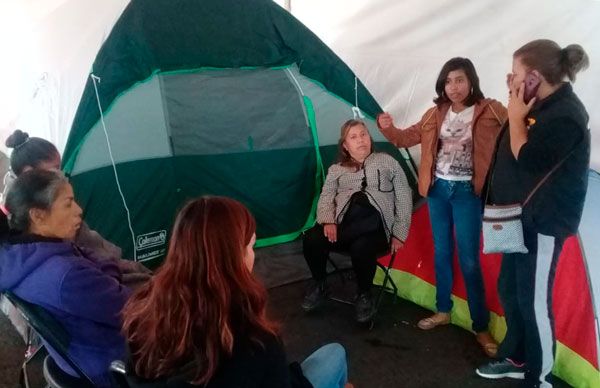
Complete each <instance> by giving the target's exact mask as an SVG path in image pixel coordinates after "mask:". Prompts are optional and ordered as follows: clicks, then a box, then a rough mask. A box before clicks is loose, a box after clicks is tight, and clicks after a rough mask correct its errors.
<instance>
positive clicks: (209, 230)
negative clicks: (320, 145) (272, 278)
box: [123, 197, 346, 388]
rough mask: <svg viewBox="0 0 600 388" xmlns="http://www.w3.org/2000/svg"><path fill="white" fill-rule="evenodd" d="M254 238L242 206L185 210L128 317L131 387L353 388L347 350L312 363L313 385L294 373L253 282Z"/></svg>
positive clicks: (323, 353)
mask: <svg viewBox="0 0 600 388" xmlns="http://www.w3.org/2000/svg"><path fill="white" fill-rule="evenodd" d="M254 232H255V221H254V219H253V218H252V216H251V215H250V213H249V212H248V210H247V209H246V208H245V207H244V206H243V205H242V204H241V203H239V202H237V201H234V200H232V199H228V198H223V197H202V198H199V199H196V200H193V201H192V202H190V203H188V204H187V205H186V206H185V207H184V208H183V209H182V210H181V211H180V212H179V214H178V216H177V219H176V220H175V226H174V227H173V234H172V236H171V241H170V244H169V251H168V253H167V257H166V259H165V263H164V264H163V266H162V267H161V268H160V269H159V270H158V272H157V273H156V275H155V276H154V277H153V278H152V279H151V280H150V281H149V282H148V283H147V284H145V285H144V286H142V287H141V288H140V289H139V290H137V292H136V293H135V294H134V295H133V296H132V297H131V299H130V300H129V302H127V305H126V306H125V309H124V311H123V317H124V324H123V331H124V333H125V338H126V341H127V344H128V346H129V349H130V352H131V360H129V362H128V365H127V369H128V374H127V375H128V380H129V384H130V386H132V387H181V386H201V387H247V388H251V387H311V386H313V387H315V388H319V387H323V388H335V387H344V385H345V384H346V355H345V351H344V348H343V347H341V345H338V344H329V345H326V346H324V347H322V348H321V349H319V350H317V351H316V352H315V353H313V355H311V356H310V357H309V358H308V359H307V360H305V361H304V362H303V364H302V372H303V374H304V376H306V378H308V380H309V381H310V383H309V382H308V381H306V378H305V377H304V376H303V374H302V372H300V368H295V369H293V370H295V371H296V372H297V373H296V374H291V373H290V368H289V367H288V364H287V361H286V357H285V353H284V351H283V346H282V343H281V339H280V338H279V336H278V334H277V329H276V325H275V323H274V322H273V321H271V320H269V319H268V318H267V315H266V311H265V310H266V303H267V301H266V299H267V293H266V290H265V289H264V287H263V286H262V284H261V283H260V282H259V281H258V280H257V279H256V278H255V277H254V276H253V275H252V267H253V265H254V250H253V245H254V242H255V240H256V235H255V233H254ZM296 365H297V364H296ZM298 383H300V384H299V385H298Z"/></svg>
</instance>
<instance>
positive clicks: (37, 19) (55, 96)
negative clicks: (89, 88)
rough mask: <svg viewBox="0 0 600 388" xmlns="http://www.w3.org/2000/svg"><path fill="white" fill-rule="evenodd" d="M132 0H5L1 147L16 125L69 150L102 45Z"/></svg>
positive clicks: (1, 13) (0, 26)
mask: <svg viewBox="0 0 600 388" xmlns="http://www.w3.org/2000/svg"><path fill="white" fill-rule="evenodd" d="M128 3H129V0H102V1H101V2H99V1H96V0H0V55H1V57H2V61H1V62H0V138H2V142H1V143H0V150H4V151H5V150H6V149H5V148H4V139H6V137H7V136H8V135H9V134H10V132H11V131H12V130H14V129H16V128H21V129H24V130H26V131H27V132H29V134H30V135H32V136H39V137H43V138H46V139H49V140H50V141H52V142H53V143H55V144H56V145H57V146H58V148H59V150H61V151H62V149H63V148H64V146H65V144H66V141H67V137H68V135H69V130H70V129H71V123H72V122H73V118H74V116H75V112H76V110H77V105H78V104H79V99H80V98H81V95H82V93H83V88H84V86H85V82H86V80H87V77H88V74H89V73H90V70H91V67H92V63H93V62H94V59H95V57H96V54H97V53H98V50H99V49H100V46H101V45H102V43H103V42H104V40H105V39H106V37H107V36H108V34H109V33H110V30H111V29H112V26H113V25H114V24H115V22H116V21H117V19H118V18H119V16H120V15H121V13H122V12H123V10H124V9H125V7H126V6H127V4H128Z"/></svg>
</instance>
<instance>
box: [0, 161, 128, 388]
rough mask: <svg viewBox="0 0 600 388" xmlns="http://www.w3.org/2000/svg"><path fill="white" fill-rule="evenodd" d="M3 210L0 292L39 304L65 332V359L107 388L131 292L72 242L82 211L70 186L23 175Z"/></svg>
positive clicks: (38, 173)
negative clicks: (5, 230)
mask: <svg viewBox="0 0 600 388" xmlns="http://www.w3.org/2000/svg"><path fill="white" fill-rule="evenodd" d="M6 208H7V210H8V212H9V216H8V218H9V225H10V227H11V234H9V235H4V236H3V238H2V240H3V241H2V244H1V245H0V268H1V269H2V270H1V271H0V292H4V291H10V292H12V293H14V294H15V295H16V296H18V297H19V298H21V299H23V300H25V301H27V302H30V303H33V304H36V305H39V306H42V307H44V308H45V309H46V310H47V311H48V312H49V313H50V314H51V315H52V316H53V317H54V318H55V319H56V320H58V322H59V323H61V324H62V325H63V327H64V329H65V330H66V331H67V333H69V335H70V344H69V350H68V352H69V355H70V356H71V358H72V359H73V360H75V361H76V363H77V364H78V365H79V366H80V367H81V369H82V370H83V372H85V373H86V375H88V377H90V378H91V379H92V380H93V381H94V383H95V384H96V385H98V386H101V387H104V386H110V380H109V376H108V374H107V371H108V366H109V364H110V362H111V361H112V360H114V359H117V358H120V357H122V356H123V354H124V351H125V346H124V341H123V337H122V336H121V335H120V328H121V324H120V315H119V312H120V310H121V309H122V308H123V306H124V305H125V301H126V300H127V298H128V297H129V294H130V291H129V289H128V288H127V287H125V286H124V285H123V284H122V283H121V272H120V271H119V268H118V267H117V265H116V264H115V263H114V262H112V261H106V260H98V258H97V257H95V256H94V255H93V253H92V252H91V251H89V250H86V249H84V248H79V247H78V246H77V245H75V244H73V242H72V240H73V239H74V238H75V235H76V234H77V230H78V229H79V227H80V226H81V208H80V207H79V206H78V205H77V203H76V202H75V200H74V198H73V189H72V187H71V185H70V184H69V182H68V181H67V179H66V178H65V177H64V176H63V175H62V174H61V173H60V172H55V171H44V170H31V171H28V172H25V173H23V174H21V176H19V177H18V178H17V180H16V181H15V182H14V184H13V187H12V188H11V190H10V192H9V193H8V196H7V198H6ZM48 351H49V353H50V355H51V356H52V358H53V359H54V361H55V362H56V364H57V365H58V366H59V367H60V368H61V369H62V370H63V371H64V372H65V373H68V374H70V375H73V376H75V377H77V376H76V374H75V372H74V371H73V370H72V369H71V368H70V367H69V366H68V364H67V363H66V362H65V361H64V360H63V359H61V358H60V356H58V355H57V354H56V353H55V352H54V351H53V349H52V348H50V347H48Z"/></svg>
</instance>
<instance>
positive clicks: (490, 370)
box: [477, 39, 590, 387]
mask: <svg viewBox="0 0 600 388" xmlns="http://www.w3.org/2000/svg"><path fill="white" fill-rule="evenodd" d="M588 65H589V60H588V57H587V54H586V53H585V51H584V50H583V48H582V47H581V46H579V45H576V44H572V45H569V46H567V47H565V48H560V46H559V45H558V44H556V43H555V42H553V41H551V40H545V39H543V40H534V41H532V42H529V43H527V44H526V45H524V46H523V47H521V48H520V49H518V50H517V51H515V53H514V54H513V67H512V74H510V75H509V86H510V92H511V97H510V99H509V103H508V122H509V130H507V131H505V132H503V134H502V136H501V137H500V141H499V145H498V151H497V154H496V157H495V159H496V161H495V165H494V168H493V171H492V182H491V188H490V199H491V201H490V202H492V203H494V204H497V205H503V204H514V203H523V201H524V200H525V198H526V197H527V196H528V194H529V193H530V192H531V191H532V190H533V189H534V187H536V186H537V185H538V184H539V183H540V182H542V180H543V179H544V177H546V176H549V178H548V179H547V180H545V181H544V182H543V183H542V185H541V186H540V188H539V190H538V191H536V192H535V194H534V196H533V197H531V200H530V201H529V202H528V203H527V205H526V206H525V208H524V209H523V229H524V238H525V246H526V247H527V249H528V251H529V252H528V253H525V254H523V253H512V254H504V255H503V258H502V267H501V270H500V278H499V280H498V292H499V294H500V300H501V301H502V305H503V307H504V312H505V316H506V325H507V329H508V330H507V333H506V337H505V338H504V341H503V342H502V344H501V346H500V349H499V351H498V356H499V359H500V361H498V362H493V363H491V364H488V365H485V366H482V367H480V368H479V369H477V373H478V374H479V375H480V376H482V377H487V378H499V377H513V378H520V379H522V378H525V379H526V381H525V383H526V386H528V387H551V386H552V385H551V383H550V377H551V376H550V374H551V372H552V365H553V361H554V354H553V348H554V332H553V327H552V323H553V314H552V309H551V307H552V287H553V284H554V274H555V270H556V266H557V264H558V258H559V256H560V252H561V250H562V246H563V243H564V241H565V239H566V238H567V237H568V236H570V235H572V234H574V233H575V232H576V231H577V228H578V226H579V221H580V220H581V213H582V211H583V203H584V199H585V193H586V189H587V172H588V168H589V158H590V137H589V131H588V114H587V112H586V110H585V107H584V106H583V104H582V103H581V101H580V100H579V98H578V97H577V96H576V95H575V93H574V92H573V88H572V86H571V83H570V82H569V81H574V80H575V75H576V74H577V73H578V72H579V71H580V70H583V69H585V68H586V67H587V66H588ZM526 78H527V80H528V81H529V80H530V79H535V80H537V81H536V82H535V83H539V86H538V88H537V91H536V90H526V88H525V80H526ZM535 83H533V84H535ZM529 92H531V94H533V92H535V94H534V95H535V97H534V98H533V99H532V100H530V101H529V102H528V103H526V102H525V101H524V96H525V95H526V94H529ZM555 168H556V169H555ZM548 174H550V175H548Z"/></svg>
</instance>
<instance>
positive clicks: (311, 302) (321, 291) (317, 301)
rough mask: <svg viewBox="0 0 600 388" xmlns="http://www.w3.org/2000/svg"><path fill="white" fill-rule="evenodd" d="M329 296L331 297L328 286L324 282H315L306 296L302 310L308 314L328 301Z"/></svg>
mask: <svg viewBox="0 0 600 388" xmlns="http://www.w3.org/2000/svg"><path fill="white" fill-rule="evenodd" d="M327 295H329V290H328V289H327V284H326V283H325V282H324V281H320V282H315V284H314V285H313V286H312V287H311V288H310V289H309V290H308V292H307V293H306V296H304V300H303V301H302V309H303V310H304V311H306V312H309V311H313V310H314V309H316V308H317V307H319V306H320V305H321V304H322V303H323V301H324V300H325V299H327Z"/></svg>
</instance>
